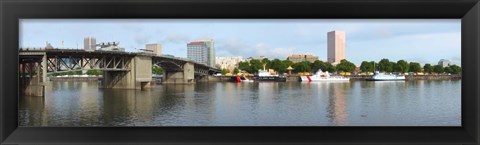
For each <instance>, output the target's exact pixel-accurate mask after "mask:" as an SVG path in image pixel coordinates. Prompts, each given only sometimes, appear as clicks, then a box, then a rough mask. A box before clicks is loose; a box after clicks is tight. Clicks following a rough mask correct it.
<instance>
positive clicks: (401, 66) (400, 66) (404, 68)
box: [395, 60, 410, 73]
mask: <svg viewBox="0 0 480 145" xmlns="http://www.w3.org/2000/svg"><path fill="white" fill-rule="evenodd" d="M409 67H410V66H409V64H408V62H407V61H405V60H399V61H397V65H396V67H395V71H397V72H402V73H404V72H408V69H409Z"/></svg>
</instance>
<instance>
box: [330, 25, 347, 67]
mask: <svg viewBox="0 0 480 145" xmlns="http://www.w3.org/2000/svg"><path fill="white" fill-rule="evenodd" d="M327 47H328V56H327V61H328V62H330V63H332V64H338V63H340V60H342V59H345V32H344V31H331V32H328V33H327Z"/></svg>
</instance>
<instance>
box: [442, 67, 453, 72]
mask: <svg viewBox="0 0 480 145" xmlns="http://www.w3.org/2000/svg"><path fill="white" fill-rule="evenodd" d="M443 72H445V73H452V69H451V68H450V67H448V66H447V67H444V68H443Z"/></svg>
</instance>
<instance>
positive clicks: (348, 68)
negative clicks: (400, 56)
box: [222, 58, 461, 74]
mask: <svg viewBox="0 0 480 145" xmlns="http://www.w3.org/2000/svg"><path fill="white" fill-rule="evenodd" d="M263 65H265V69H274V70H275V71H277V72H278V73H280V74H282V73H286V72H288V70H287V68H288V67H289V66H291V67H292V68H293V70H292V72H293V73H299V72H315V71H317V70H319V69H322V71H329V72H351V73H353V72H355V68H356V66H355V64H353V63H352V62H350V61H348V60H346V59H343V60H341V61H340V63H339V64H337V65H336V66H334V65H332V64H331V63H330V62H324V61H321V60H315V61H314V62H309V61H302V62H298V63H294V62H292V61H290V60H279V59H274V60H269V59H268V58H264V59H262V60H258V59H252V60H250V61H244V62H239V63H238V68H239V69H240V70H243V71H246V72H248V73H257V72H258V70H261V69H263ZM423 69H424V71H423V72H426V73H433V72H435V73H451V74H458V73H460V72H461V67H459V66H457V65H450V66H447V67H443V66H441V65H434V66H432V65H431V64H428V63H427V64H425V65H424V66H423ZM375 70H378V71H381V72H401V73H405V72H422V67H421V66H420V63H417V62H407V61H405V60H399V61H397V62H391V61H390V60H388V59H381V60H380V61H379V62H375V61H363V62H362V63H361V65H360V71H361V72H374V71H375ZM226 71H227V70H225V72H226ZM222 72H223V70H222ZM235 72H236V71H235ZM237 73H238V72H237Z"/></svg>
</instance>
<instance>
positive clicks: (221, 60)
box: [215, 56, 243, 72]
mask: <svg viewBox="0 0 480 145" xmlns="http://www.w3.org/2000/svg"><path fill="white" fill-rule="evenodd" d="M241 61H243V57H242V56H224V57H215V63H216V64H215V66H216V67H217V68H220V69H227V70H230V71H231V72H233V70H234V69H235V68H237V67H238V63H239V62H241Z"/></svg>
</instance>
